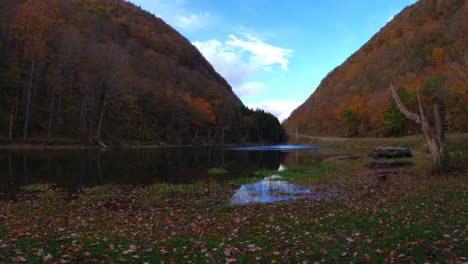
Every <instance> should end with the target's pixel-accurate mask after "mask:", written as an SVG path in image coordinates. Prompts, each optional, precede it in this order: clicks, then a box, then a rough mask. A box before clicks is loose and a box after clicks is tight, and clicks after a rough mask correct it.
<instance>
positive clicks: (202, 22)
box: [133, 0, 216, 31]
mask: <svg viewBox="0 0 468 264" xmlns="http://www.w3.org/2000/svg"><path fill="white" fill-rule="evenodd" d="M133 2H135V3H137V4H139V3H141V4H145V5H146V6H149V7H151V10H152V11H153V12H154V14H155V15H156V16H158V17H160V18H162V19H163V20H164V21H166V22H167V23H168V24H170V25H172V26H175V27H176V28H178V29H180V30H183V31H194V30H200V29H205V28H207V27H208V26H209V25H212V24H213V23H214V22H215V20H216V18H215V16H214V15H213V14H211V13H210V12H194V11H193V10H190V9H189V8H188V3H187V1H186V0H133Z"/></svg>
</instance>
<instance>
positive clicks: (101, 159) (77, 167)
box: [0, 145, 336, 203]
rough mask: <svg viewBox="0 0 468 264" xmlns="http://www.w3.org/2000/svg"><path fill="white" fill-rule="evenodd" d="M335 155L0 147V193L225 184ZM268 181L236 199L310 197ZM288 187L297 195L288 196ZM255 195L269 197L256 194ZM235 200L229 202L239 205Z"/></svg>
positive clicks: (301, 150) (320, 151)
mask: <svg viewBox="0 0 468 264" xmlns="http://www.w3.org/2000/svg"><path fill="white" fill-rule="evenodd" d="M335 154H336V152H335V151H333V150H330V149H324V148H320V147H317V146H294V145H280V146H248V147H226V148H223V147H168V148H151V149H147V148H141V149H109V150H104V151H103V150H94V149H93V150H91V149H90V150H30V151H0V186H2V188H1V189H0V193H3V194H6V193H12V192H15V191H17V190H19V188H20V187H21V186H24V185H30V184H35V183H52V184H57V185H59V186H61V187H64V188H76V187H81V186H96V185H105V184H122V185H149V184H154V183H170V184H192V183H202V184H209V183H211V182H216V183H220V184H226V185H228V184H229V181H231V180H233V179H236V178H245V177H250V176H254V174H255V172H257V171H259V170H282V169H284V168H287V167H289V166H298V165H301V164H304V163H305V162H306V161H307V160H318V161H320V160H323V159H325V158H327V157H329V156H332V155H335ZM214 167H220V168H224V169H225V170H226V171H227V173H226V174H222V175H210V174H209V173H208V170H209V169H210V168H214ZM268 180H269V179H265V180H263V181H261V182H259V183H258V184H257V185H252V186H250V185H243V186H240V187H239V190H237V197H246V196H245V195H246V194H245V192H246V190H255V192H256V194H252V195H253V196H255V197H257V198H255V199H253V198H251V200H252V199H253V201H254V202H270V201H275V199H276V198H272V197H278V195H275V193H281V194H282V196H283V198H284V199H290V198H291V199H292V198H295V197H296V196H297V197H299V196H304V195H305V196H308V197H311V196H312V195H313V193H312V191H311V190H301V189H299V191H297V192H296V190H295V187H294V186H293V185H290V184H287V183H285V182H284V181H279V180H275V181H274V182H273V184H269V186H272V188H273V189H272V192H270V193H269V192H268V188H265V186H268V184H265V181H268ZM285 188H286V189H285ZM259 190H261V191H260V192H259ZM293 190H294V192H296V193H297V194H294V195H293V196H288V194H287V193H294V192H292V191H293ZM233 191H234V192H236V190H233ZM242 192H244V194H240V193H242ZM259 193H264V194H267V195H270V196H272V197H270V198H259V197H260V196H261V195H259ZM291 195H292V194H291ZM240 200H241V199H240V198H238V200H235V201H234V202H233V203H242V202H240Z"/></svg>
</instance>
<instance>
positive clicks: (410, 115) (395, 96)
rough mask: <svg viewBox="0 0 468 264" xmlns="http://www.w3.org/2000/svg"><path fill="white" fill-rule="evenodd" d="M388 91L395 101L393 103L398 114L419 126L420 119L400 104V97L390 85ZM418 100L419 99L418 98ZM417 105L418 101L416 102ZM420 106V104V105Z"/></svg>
mask: <svg viewBox="0 0 468 264" xmlns="http://www.w3.org/2000/svg"><path fill="white" fill-rule="evenodd" d="M390 90H391V91H392V95H393V99H394V100H395V103H396V104H397V106H398V109H399V110H400V112H401V113H402V114H403V115H404V116H405V117H406V118H408V119H410V120H413V121H414V122H416V123H417V124H421V117H420V116H419V115H417V114H415V113H413V112H410V111H409V110H408V109H407V108H406V107H405V106H404V105H403V103H402V102H401V99H400V96H399V95H398V93H397V91H396V90H395V87H393V85H392V84H390ZM418 98H419V97H418ZM418 103H419V100H418ZM420 106H421V104H420Z"/></svg>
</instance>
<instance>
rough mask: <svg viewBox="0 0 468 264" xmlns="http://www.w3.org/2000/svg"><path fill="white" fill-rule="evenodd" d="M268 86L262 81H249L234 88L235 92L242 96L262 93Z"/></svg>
mask: <svg viewBox="0 0 468 264" xmlns="http://www.w3.org/2000/svg"><path fill="white" fill-rule="evenodd" d="M265 88H267V85H266V84H264V83H261V82H248V83H244V84H242V85H241V86H240V87H239V88H236V89H234V92H235V93H236V94H237V95H238V96H239V97H241V98H245V97H249V96H255V95H261V94H262V93H263V91H264V90H265Z"/></svg>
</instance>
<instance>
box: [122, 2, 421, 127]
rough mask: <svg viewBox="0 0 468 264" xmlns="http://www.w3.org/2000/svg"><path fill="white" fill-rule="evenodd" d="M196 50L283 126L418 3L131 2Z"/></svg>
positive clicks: (246, 99)
mask: <svg viewBox="0 0 468 264" xmlns="http://www.w3.org/2000/svg"><path fill="white" fill-rule="evenodd" d="M130 2H132V3H134V4H135V5H137V6H140V7H141V8H143V9H145V10H147V11H149V12H151V13H153V14H155V15H156V16H158V17H160V18H162V19H163V20H164V21H165V22H166V23H168V24H169V25H171V26H172V27H173V28H175V29H176V30H177V31H179V32H180V33H181V34H182V35H184V36H185V37H186V38H187V39H188V40H189V41H190V42H192V44H193V45H194V46H196V47H197V48H198V49H199V50H200V51H201V53H202V54H203V55H204V56H205V58H207V60H208V61H209V62H210V63H211V64H212V65H213V66H214V68H215V69H216V71H217V72H218V73H220V74H221V75H222V76H223V77H224V78H225V79H226V80H227V81H228V82H229V84H230V85H231V86H232V88H233V90H234V92H235V93H236V94H237V96H238V97H239V98H240V99H241V100H242V102H243V103H244V104H245V105H246V106H248V107H250V108H253V109H256V108H261V109H264V110H266V111H268V112H270V113H272V114H274V115H276V116H277V117H278V118H279V119H280V121H283V120H284V119H286V118H287V117H288V116H289V115H290V113H291V111H293V110H294V109H295V108H297V107H298V106H299V105H300V104H302V103H303V102H304V101H305V100H307V98H308V97H309V96H310V95H311V94H312V93H313V92H314V91H315V89H316V88H317V87H318V86H319V84H320V81H321V80H322V79H323V78H325V76H326V75H327V74H328V73H329V72H331V71H332V70H333V69H334V68H336V67H337V66H339V65H340V64H342V63H343V62H344V61H345V60H346V59H347V58H348V57H349V56H351V55H352V54H353V53H354V52H355V51H357V50H358V49H359V48H360V47H361V46H363V45H364V44H365V43H366V42H367V41H368V40H369V39H370V38H371V37H372V36H373V35H374V34H376V33H377V32H378V31H379V30H380V29H381V28H382V27H383V26H385V24H386V23H387V22H389V21H391V19H392V18H393V16H395V15H396V14H398V13H399V12H400V11H401V10H403V9H404V8H405V7H406V6H408V5H411V4H413V3H415V2H416V0H130Z"/></svg>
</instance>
